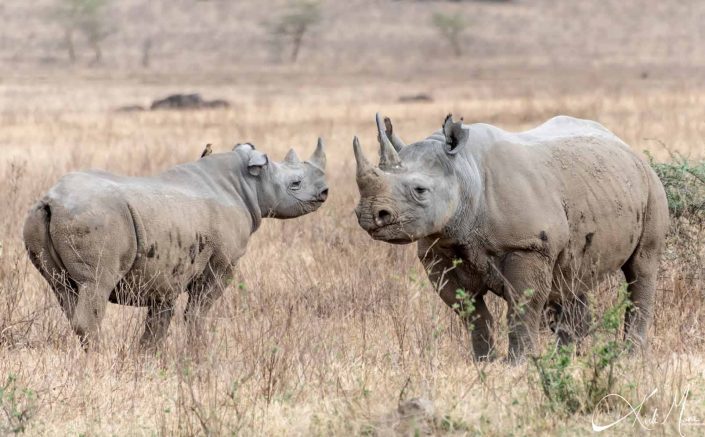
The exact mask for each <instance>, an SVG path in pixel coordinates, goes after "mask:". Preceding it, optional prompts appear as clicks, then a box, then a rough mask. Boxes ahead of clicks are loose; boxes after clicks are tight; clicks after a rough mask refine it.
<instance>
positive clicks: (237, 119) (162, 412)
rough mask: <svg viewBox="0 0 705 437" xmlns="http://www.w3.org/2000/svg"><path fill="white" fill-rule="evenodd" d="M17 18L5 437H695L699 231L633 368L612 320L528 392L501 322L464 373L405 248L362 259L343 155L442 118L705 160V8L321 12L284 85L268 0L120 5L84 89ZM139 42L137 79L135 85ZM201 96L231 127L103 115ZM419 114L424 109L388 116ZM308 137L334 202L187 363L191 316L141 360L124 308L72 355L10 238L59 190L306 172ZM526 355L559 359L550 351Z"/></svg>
mask: <svg viewBox="0 0 705 437" xmlns="http://www.w3.org/2000/svg"><path fill="white" fill-rule="evenodd" d="M31 3H32V4H31V5H30V3H27V2H20V1H17V0H15V1H9V2H3V4H2V5H0V19H2V22H1V24H0V181H2V182H3V183H2V186H1V187H0V435H5V434H10V433H13V432H18V433H19V432H25V433H26V434H28V435H86V436H93V435H232V434H237V435H322V436H323V435H325V436H327V435H380V436H384V435H397V434H402V435H424V434H451V435H489V436H495V435H497V436H504V435H515V436H523V435H527V436H533V435H562V436H572V435H594V434H595V433H594V432H593V430H592V423H593V420H594V421H595V423H598V424H605V423H609V422H612V421H615V420H617V419H618V418H619V416H620V415H626V414H628V413H629V411H630V410H629V408H628V405H627V404H626V403H625V402H626V401H628V402H629V403H630V404H631V406H633V407H634V408H635V409H638V408H639V406H640V404H641V403H642V401H644V400H645V399H647V400H646V401H645V402H644V403H643V406H641V408H640V409H639V421H637V422H636V423H635V416H634V415H631V416H630V417H629V418H627V419H626V420H624V421H622V422H621V423H619V424H618V425H616V426H615V427H614V428H610V429H609V430H606V431H604V432H603V433H602V434H603V435H644V434H645V433H647V434H648V435H656V436H660V435H686V436H691V435H692V436H695V435H702V434H703V433H704V432H705V330H704V329H705V328H704V327H705V303H704V302H705V276H704V274H705V271H704V270H703V265H705V264H704V263H703V256H704V255H705V251H704V249H705V235H704V234H703V231H704V230H703V228H702V225H701V224H698V223H696V222H688V221H687V220H679V221H674V223H673V226H672V233H671V235H669V242H668V247H667V249H666V251H665V253H664V255H663V262H662V264H661V268H660V271H659V282H658V292H657V298H656V302H657V304H656V310H655V318H654V323H653V326H652V328H651V332H650V335H651V352H650V354H649V355H648V356H646V357H624V358H620V359H617V360H612V359H611V358H609V357H607V355H609V354H608V352H609V350H607V352H605V350H606V349H605V347H611V346H610V345H611V343H609V340H610V338H611V337H606V335H608V334H609V333H610V332H611V330H610V329H608V327H606V325H609V323H608V322H609V320H606V321H605V320H603V321H602V322H601V325H600V326H601V327H602V328H603V329H602V330H600V331H599V333H596V334H595V335H593V336H592V338H591V340H590V342H589V343H588V344H586V345H584V346H583V348H582V352H583V355H581V356H579V357H574V356H568V357H566V360H565V361H564V362H562V363H561V362H550V360H548V358H550V356H549V355H544V356H543V358H544V360H543V361H541V360H540V361H539V363H543V364H540V366H539V368H540V370H541V371H539V368H537V366H536V365H534V364H533V363H532V362H528V363H526V364H524V365H520V366H516V367H512V366H508V365H507V364H505V363H503V361H502V360H501V358H503V357H504V355H505V354H506V348H507V342H506V332H507V327H506V322H504V317H503V316H504V312H505V305H504V303H503V302H502V301H501V300H499V299H497V298H493V299H491V302H490V303H491V309H492V311H493V313H494V315H495V320H497V321H498V322H499V323H498V326H496V330H497V339H498V344H497V347H498V350H499V355H500V359H499V360H497V361H495V362H492V363H489V364H485V363H482V364H478V363H475V362H473V360H472V359H471V353H470V344H469V337H468V334H467V333H466V332H465V329H464V327H463V326H461V323H460V321H459V320H458V318H457V317H456V316H455V315H454V314H453V313H452V311H451V310H450V309H449V308H447V307H446V306H445V304H443V302H442V301H441V299H440V298H439V297H438V296H437V295H436V294H435V293H434V291H433V288H432V287H431V285H430V284H429V283H428V280H427V279H426V277H425V274H424V272H423V269H422V267H421V264H420V263H419V262H418V260H417V259H416V255H415V247H414V246H411V245H410V246H393V245H388V244H384V243H380V242H375V241H372V240H371V239H370V238H369V236H368V235H367V234H366V233H365V232H364V231H363V230H362V229H361V228H360V227H359V226H358V224H357V221H356V218H355V215H354V213H353V208H354V207H355V205H356V203H357V200H358V193H357V187H356V185H355V177H354V172H355V160H354V157H353V154H352V146H351V143H352V138H353V136H354V135H358V136H359V137H360V139H361V141H362V144H363V147H364V148H365V151H366V154H367V155H368V156H369V157H372V156H375V155H376V154H377V146H376V144H377V142H376V130H375V127H374V114H375V112H377V111H380V112H382V113H384V114H385V115H389V116H390V117H392V119H393V120H394V127H395V132H398V133H399V134H400V136H401V137H402V138H403V139H404V140H405V141H406V142H412V141H415V140H419V139H422V138H424V137H425V136H427V135H428V134H430V133H431V132H432V131H434V130H436V129H438V128H440V126H441V123H442V121H443V118H444V117H445V115H446V114H447V113H448V112H453V113H454V115H456V117H460V116H463V117H464V118H465V121H466V122H468V123H472V122H489V123H493V124H496V125H498V126H500V127H502V128H505V129H508V130H522V129H527V128H530V127H534V126H536V125H538V124H540V123H541V122H543V121H545V120H546V119H548V118H550V117H552V116H554V115H558V114H567V115H573V116H577V117H583V118H590V119H594V120H597V121H599V122H601V123H603V124H604V125H605V126H607V127H608V128H610V129H611V130H613V131H614V132H615V133H617V134H618V135H619V136H620V137H621V138H623V139H624V140H625V141H626V142H627V143H629V144H630V145H631V146H632V147H633V148H634V149H635V150H637V151H644V150H648V151H649V152H650V153H651V154H652V155H653V156H654V157H655V159H656V160H658V161H668V160H670V159H671V154H673V153H680V154H683V155H685V156H687V157H689V158H690V159H694V160H697V159H705V81H703V79H702V78H703V77H704V76H703V75H702V66H703V65H705V57H703V53H705V48H704V47H702V44H703V41H705V39H703V38H702V37H701V33H702V30H701V28H702V20H703V17H704V16H705V3H703V2H697V1H683V2H675V1H674V2H668V1H662V2H658V3H655V4H654V5H651V6H649V7H644V6H643V5H641V4H639V2H622V1H616V0H605V1H581V2H565V1H563V2H556V1H552V0H535V1H529V0H524V1H515V2H511V4H510V5H498V4H493V3H492V2H468V3H463V5H458V4H454V3H453V2H440V1H439V2H410V1H409V2H406V1H394V2H392V1H389V2H386V1H385V2H378V1H370V0H355V1H350V2H342V1H332V0H331V1H328V2H325V8H324V10H323V17H324V21H323V24H322V25H321V26H319V27H318V28H317V29H316V31H315V32H314V33H312V35H311V37H312V39H311V40H309V41H308V42H307V44H306V45H305V46H304V49H303V51H302V54H301V58H300V62H299V63H298V64H296V65H286V64H282V63H275V62H272V60H271V59H270V55H269V54H268V52H267V44H266V35H265V34H264V30H263V27H262V25H261V22H262V20H265V19H267V18H268V17H269V15H270V12H271V11H274V10H276V9H275V8H278V7H281V5H283V4H284V3H285V2H284V1H283V0H282V1H278V0H277V1H272V2H271V4H270V6H271V10H270V9H268V8H262V7H261V2H259V1H254V0H245V1H238V2H226V1H217V2H216V1H199V2H193V1H190V0H178V1H175V2H166V1H163V0H159V1H156V0H155V1H152V2H149V3H145V2H141V1H137V0H129V1H127V0H126V1H124V2H119V3H114V6H113V10H112V11H111V13H112V14H113V17H114V19H115V22H116V23H119V24H120V26H121V27H120V31H118V32H117V33H116V34H115V35H113V36H111V37H110V38H108V39H107V40H106V44H105V47H104V54H105V62H104V64H103V65H100V66H93V67H91V66H90V59H89V58H90V52H89V51H88V50H87V49H86V47H85V45H84V44H83V43H82V42H80V41H79V43H78V44H77V50H78V52H79V59H78V61H77V63H76V64H75V65H68V62H67V61H66V60H65V59H64V57H65V54H64V53H63V51H62V50H63V49H62V48H61V43H60V39H61V35H62V33H61V29H60V27H58V26H57V25H56V23H54V24H48V23H47V20H48V19H49V18H47V17H49V15H47V14H49V13H50V11H51V5H52V4H53V3H52V1H49V0H41V1H38V2H31ZM144 4H149V5H152V6H153V7H154V8H155V9H149V10H147V11H146V12H145V11H142V10H141V9H139V7H140V5H144ZM172 5H176V6H173V7H172ZM437 10H442V11H444V12H447V13H459V12H462V13H464V14H465V15H466V16H467V17H468V18H469V19H470V23H471V26H470V29H469V30H468V33H467V34H466V35H465V39H464V43H466V46H467V51H466V53H465V55H464V57H462V58H460V59H454V58H452V55H451V54H450V51H449V49H448V47H447V46H446V45H444V43H443V42H442V41H440V42H439V41H438V40H437V38H436V35H435V33H434V31H433V29H432V28H431V27H430V24H429V18H430V15H431V13H432V12H434V11H437ZM150 14H152V15H150ZM154 14H156V16H157V17H158V18H159V19H156V18H155V15H154ZM585 17H589V18H590V19H589V20H588V19H583V18H585ZM152 24H153V26H151V25H152ZM341 29H342V30H344V31H341ZM145 30H149V31H151V32H153V38H154V44H155V50H154V59H153V65H152V67H151V68H150V69H141V68H140V67H139V49H138V47H139V43H140V41H141V39H142V38H143V37H144V33H143V31H145ZM196 91H197V92H200V93H202V94H203V96H204V97H205V98H208V99H213V98H225V99H228V100H229V101H230V102H231V103H232V106H231V107H230V108H228V109H218V110H201V111H154V112H151V111H145V112H131V113H125V112H117V111H116V110H115V109H116V108H119V107H121V106H124V105H130V104H140V105H148V104H149V102H150V101H151V100H152V99H155V98H159V97H163V96H165V95H167V94H170V93H174V92H196ZM418 93H426V94H428V95H430V96H431V97H432V101H431V102H425V103H399V102H398V99H399V98H400V97H402V96H408V95H414V94H418ZM318 136H322V137H323V138H324V139H325V141H326V145H327V155H328V167H327V178H328V181H329V186H330V197H329V199H328V201H327V202H326V203H325V204H324V205H323V207H321V209H320V210H319V211H318V212H316V213H314V214H311V215H308V216H305V217H302V218H298V219H294V220H289V221H276V220H265V221H264V223H263V225H262V227H261V228H260V230H259V231H258V232H257V233H256V234H255V235H254V236H253V238H252V239H251V242H250V245H249V247H248V252H247V254H246V255H245V256H244V257H243V258H242V259H241V261H240V264H239V269H238V272H237V274H236V279H235V281H234V284H233V285H232V286H231V287H230V288H229V289H228V290H227V291H226V292H225V294H224V296H223V298H222V299H221V301H220V302H219V304H217V305H216V306H215V307H214V309H213V310H212V311H211V312H210V314H209V315H208V317H207V318H206V319H205V322H206V325H207V327H208V329H207V330H206V332H207V335H206V338H205V339H204V341H205V343H206V347H205V348H204V350H203V351H202V353H199V354H195V353H194V352H193V351H191V350H190V349H189V348H188V346H187V342H186V339H185V326H184V323H183V320H182V318H181V317H180V316H178V314H180V312H181V311H182V310H183V307H184V303H185V302H184V300H183V297H182V300H181V301H180V305H179V306H178V308H177V316H176V317H175V320H174V322H173V323H172V325H171V328H170V331H169V335H168V337H167V340H166V343H165V346H164V348H163V349H162V350H161V351H160V352H159V353H158V354H157V355H156V356H152V355H142V354H139V353H138V351H137V340H138V338H139V335H140V334H141V331H142V329H143V319H144V316H145V310H143V309H136V308H131V307H118V306H115V305H109V308H108V312H107V316H106V318H105V320H104V322H103V325H102V326H103V330H102V336H103V339H104V340H105V341H104V345H103V347H102V349H101V350H99V351H95V352H91V353H89V354H85V353H84V352H83V351H82V350H81V348H80V346H79V344H78V341H77V339H76V338H75V336H74V334H73V333H72V331H71V329H70V327H69V325H68V322H67V321H66V320H65V318H64V316H63V314H62V312H61V310H60V308H59V305H58V303H57V302H56V299H55V298H54V296H53V295H52V293H51V291H50V290H49V288H48V285H47V284H46V283H45V282H44V280H43V279H42V278H41V277H40V275H39V274H38V272H37V271H36V270H35V269H34V268H33V267H32V265H31V264H30V263H29V260H28V258H27V256H26V253H25V250H24V247H23V245H22V242H21V239H20V235H21V229H22V224H23V221H24V217H25V214H26V211H27V210H28V209H29V207H30V206H31V205H32V204H33V203H34V202H35V201H36V200H37V199H38V198H39V196H40V195H41V194H42V193H44V192H45V191H46V190H47V189H48V188H49V187H50V186H51V185H53V184H54V183H55V182H56V180H57V179H58V178H59V177H60V176H62V175H63V174H65V173H66V172H69V171H72V170H77V169H86V168H99V169H105V170H108V171H112V172H117V173H122V174H127V175H145V174H155V173H158V172H160V171H163V170H165V169H167V168H169V167H170V166H173V165H175V164H178V163H182V162H186V161H190V160H194V159H196V158H197V157H198V156H199V155H200V153H201V151H202V149H203V146H204V145H205V144H206V143H213V148H214V150H215V151H216V152H218V151H226V150H230V148H231V147H232V145H233V144H235V143H237V142H244V141H251V142H253V143H254V144H256V145H257V147H258V149H261V150H264V151H266V152H267V153H268V154H269V155H270V157H271V158H273V159H275V160H280V159H282V158H283V157H284V155H285V153H286V151H287V150H288V149H289V148H290V147H292V146H293V147H295V148H296V150H297V152H298V153H299V155H300V156H308V155H309V154H310V153H311V152H312V151H313V149H314V147H315V144H316V139H317V137H318ZM518 165H519V163H518ZM622 281H623V278H622V277H621V276H615V277H614V278H611V279H610V280H609V281H607V282H606V283H605V284H603V285H602V286H601V287H600V288H599V289H598V290H596V292H595V293H594V294H593V295H591V296H590V302H591V305H592V306H593V307H594V312H595V314H597V316H598V321H599V320H600V319H601V318H602V316H603V315H605V314H607V315H610V314H612V310H611V308H614V307H615V305H617V304H618V303H619V298H618V289H619V288H620V285H621V283H622ZM184 297H185V296H184ZM607 319H609V317H608V318H607ZM605 331H606V332H605ZM541 341H542V347H545V348H547V349H548V348H550V344H551V342H552V341H553V337H552V335H551V334H550V332H548V330H547V329H545V330H544V331H543V332H542V336H541ZM600 348H602V349H600ZM596 351H597V352H596ZM606 357H607V358H606ZM596 358H606V359H607V361H608V362H609V363H610V366H608V369H607V371H605V369H601V368H600V364H599V363H598V362H595V361H594V360H595V359H596ZM609 368H611V369H612V374H611V380H610V381H609V383H606V382H605V378H606V376H605V374H606V373H607V377H609ZM596 369H598V370H599V372H598V373H599V378H597V380H598V381H599V386H600V388H605V387H607V388H608V389H609V392H610V393H613V394H615V395H620V396H622V397H623V398H624V400H621V401H620V400H619V399H617V398H616V397H612V398H611V399H610V402H609V403H608V404H607V405H605V404H602V405H601V407H600V408H597V409H595V410H594V415H593V408H592V407H591V405H592V406H594V402H592V403H591V401H590V399H589V396H588V395H587V394H586V390H588V388H586V387H588V386H589V383H590V381H592V380H593V379H594V378H593V377H592V376H593V375H594V373H595V370H596ZM600 369H601V370H600ZM542 372H543V373H542ZM547 382H550V384H549V387H547V388H546V385H545V384H544V383H547ZM684 396H686V397H685V398H684ZM416 398H423V399H426V400H428V403H429V404H431V405H432V407H433V408H432V411H431V410H430V409H426V408H415V407H414V405H415V404H414V402H413V400H414V399H416ZM684 399H685V401H684ZM575 402H578V404H579V407H578V408H576V407H575V405H574V404H575ZM422 404H423V403H422ZM418 410H423V413H420V414H412V413H413V412H414V411H418Z"/></svg>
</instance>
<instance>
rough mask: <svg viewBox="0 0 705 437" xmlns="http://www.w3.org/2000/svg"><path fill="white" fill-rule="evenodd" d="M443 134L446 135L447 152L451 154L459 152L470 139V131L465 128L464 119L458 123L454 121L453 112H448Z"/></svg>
mask: <svg viewBox="0 0 705 437" xmlns="http://www.w3.org/2000/svg"><path fill="white" fill-rule="evenodd" d="M443 135H445V137H446V153H448V154H449V155H454V154H456V153H458V150H460V148H461V146H463V145H464V144H465V143H466V142H467V139H468V131H467V130H466V129H464V128H463V119H462V118H461V119H460V122H458V123H456V122H454V121H453V114H448V116H447V117H446V119H445V121H444V122H443Z"/></svg>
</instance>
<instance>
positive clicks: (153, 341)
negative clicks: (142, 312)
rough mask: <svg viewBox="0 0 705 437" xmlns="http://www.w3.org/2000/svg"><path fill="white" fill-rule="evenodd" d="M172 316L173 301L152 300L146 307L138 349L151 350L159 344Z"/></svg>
mask: <svg viewBox="0 0 705 437" xmlns="http://www.w3.org/2000/svg"><path fill="white" fill-rule="evenodd" d="M173 314H174V301H172V300H169V301H162V300H153V301H152V302H150V303H149V305H148V307H147V318H146V320H145V327H144V334H142V338H141V339H140V348H142V349H143V350H153V349H155V348H156V347H157V345H158V344H159V343H160V342H161V340H162V339H163V338H164V336H165V335H166V333H167V331H168V330H169V324H170V323H171V317H172V315H173Z"/></svg>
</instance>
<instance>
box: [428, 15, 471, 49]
mask: <svg viewBox="0 0 705 437" xmlns="http://www.w3.org/2000/svg"><path fill="white" fill-rule="evenodd" d="M431 22H432V23H433V26H434V27H435V28H436V30H437V31H438V33H439V34H440V35H441V36H442V37H443V38H444V39H445V40H446V41H447V42H448V43H449V44H450V46H451V47H452V49H453V54H455V56H457V57H460V56H461V55H462V54H463V47H462V44H461V43H460V39H461V37H462V34H463V32H465V29H467V26H468V25H467V22H466V21H465V18H464V17H463V16H462V15H457V14H456V15H450V14H444V13H442V12H436V13H434V14H433V17H432V19H431Z"/></svg>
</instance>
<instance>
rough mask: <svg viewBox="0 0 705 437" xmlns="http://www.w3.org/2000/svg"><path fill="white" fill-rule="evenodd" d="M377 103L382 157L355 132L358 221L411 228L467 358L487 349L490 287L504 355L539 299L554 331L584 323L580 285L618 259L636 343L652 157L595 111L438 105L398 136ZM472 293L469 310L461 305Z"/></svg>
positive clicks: (654, 223) (532, 335) (371, 228)
mask: <svg viewBox="0 0 705 437" xmlns="http://www.w3.org/2000/svg"><path fill="white" fill-rule="evenodd" d="M385 123H386V126H383V125H382V120H381V119H380V117H379V114H378V115H377V128H378V135H379V141H380V147H381V150H380V164H379V168H374V167H372V166H371V165H370V164H369V162H368V161H367V160H366V159H365V157H364V156H363V153H362V150H361V149H360V144H359V142H358V140H357V138H355V140H354V142H353V148H354V151H355V158H356V160H357V184H358V187H359V190H360V202H359V205H358V207H357V209H356V213H357V217H358V222H359V224H360V226H361V227H362V228H363V229H365V230H366V231H367V232H368V233H369V234H370V235H371V236H372V237H373V238H374V239H376V240H382V241H386V242H389V243H395V244H406V243H411V242H413V241H418V256H419V258H420V259H421V261H422V263H423V264H424V265H425V267H426V270H427V273H428V275H429V278H430V279H431V282H432V283H434V284H435V285H436V287H437V288H438V292H439V294H440V296H441V298H442V299H443V300H444V301H445V302H446V303H447V304H448V305H449V306H452V307H453V308H454V309H456V311H457V312H458V313H459V315H461V317H465V318H466V323H468V324H472V325H473V327H474V329H473V331H472V334H471V338H472V345H473V349H474V353H475V356H476V358H478V359H486V358H489V357H491V356H492V355H493V354H492V351H493V348H494V343H493V336H492V323H493V322H492V316H491V315H490V312H489V311H488V309H487V306H486V305H485V301H484V296H485V294H486V292H487V291H488V290H490V291H492V292H494V293H495V294H497V295H499V296H501V297H502V298H503V299H504V300H505V301H506V302H507V305H508V312H507V316H508V325H509V359H510V360H511V361H517V360H520V359H522V358H523V357H524V356H525V354H526V353H527V352H529V351H531V350H532V348H534V346H535V345H536V341H537V335H538V329H539V324H540V323H539V322H540V319H541V316H542V313H543V311H544V308H545V307H548V309H549V310H551V311H552V312H553V313H554V314H555V320H554V321H555V323H553V325H552V326H551V327H552V329H553V330H554V331H555V332H556V334H557V335H558V340H559V344H561V343H566V342H570V341H572V336H573V335H577V336H579V337H580V336H584V335H585V334H586V332H587V331H588V327H589V325H590V314H589V311H588V307H587V300H586V296H585V294H586V292H587V291H589V290H590V289H591V288H592V287H594V286H595V285H596V284H598V283H599V281H600V280H601V279H602V278H604V277H605V275H607V274H609V273H611V272H614V271H617V270H619V269H621V270H622V271H623V272H624V275H625V276H626V279H627V282H628V283H629V287H628V293H629V298H630V300H631V302H632V306H631V307H630V308H629V310H628V311H627V314H626V320H625V336H626V337H627V338H628V339H629V340H631V341H632V342H634V343H636V344H637V345H638V346H642V347H643V346H645V345H646V334H647V330H648V326H649V321H650V319H651V315H652V312H653V305H654V292H655V285H656V275H657V270H658V263H659V255H660V252H661V248H662V246H663V243H664V238H665V234H666V230H667V226H668V209H667V204H666V197H665V193H664V189H663V186H662V185H661V182H660V181H659V179H658V177H657V176H656V174H655V173H654V172H653V171H652V169H651V168H650V167H649V165H648V164H647V163H646V162H644V160H642V159H641V158H639V157H637V156H636V155H635V154H634V153H633V152H632V151H631V150H630V149H629V147H628V146H627V145H626V144H624V143H623V142H622V141H621V140H620V139H619V138H617V136H615V135H614V134H613V133H611V132H610V131H608V130H607V129H605V128H604V127H602V126H601V125H599V124H598V123H595V122H592V121H587V120H578V119H575V118H571V117H556V118H553V119H551V120H549V121H548V122H546V123H544V124H543V125H541V126H539V127H537V128H535V129H533V130H530V131H526V132H521V133H509V132H505V131H503V130H500V129H498V128H496V127H493V126H490V125H486V124H473V125H463V124H461V123H455V122H453V119H452V117H451V116H448V117H447V118H446V120H445V122H444V123H443V129H442V130H440V131H438V132H435V133H434V134H432V135H431V136H430V137H428V138H426V139H425V140H423V141H420V142H417V143H414V144H411V145H408V146H406V145H404V143H403V142H402V141H401V140H400V139H399V137H397V136H396V135H395V134H394V133H393V131H392V125H391V122H390V121H389V120H388V119H387V120H385ZM460 289H462V290H465V291H466V292H467V294H468V295H469V297H470V298H472V299H474V311H473V312H472V314H471V315H470V316H468V314H467V313H468V312H469V311H465V310H464V308H463V306H464V305H466V304H467V303H468V301H469V299H468V298H464V297H463V295H462V294H460V293H458V292H457V290H460Z"/></svg>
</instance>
